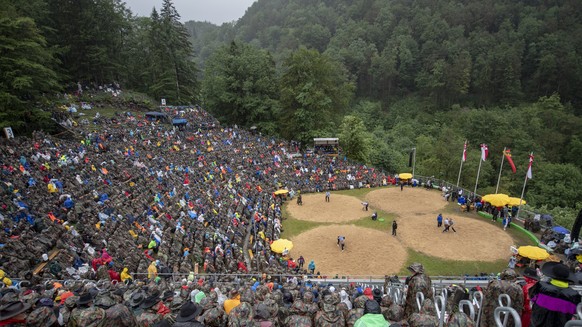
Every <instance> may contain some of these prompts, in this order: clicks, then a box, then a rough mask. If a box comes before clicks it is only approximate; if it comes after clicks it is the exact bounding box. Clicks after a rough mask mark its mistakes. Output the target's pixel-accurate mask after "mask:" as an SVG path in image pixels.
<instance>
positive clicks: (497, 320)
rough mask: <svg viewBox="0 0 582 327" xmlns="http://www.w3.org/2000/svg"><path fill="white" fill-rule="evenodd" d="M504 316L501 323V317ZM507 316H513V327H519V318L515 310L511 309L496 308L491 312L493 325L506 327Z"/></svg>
mask: <svg viewBox="0 0 582 327" xmlns="http://www.w3.org/2000/svg"><path fill="white" fill-rule="evenodd" d="M502 314H503V315H504V316H505V318H504V319H503V322H501V315H502ZM509 315H511V316H513V320H514V321H515V327H521V318H520V317H519V314H518V313H517V311H515V309H513V308H511V307H497V308H495V311H494V312H493V319H495V324H496V325H497V327H505V326H507V318H508V317H509Z"/></svg>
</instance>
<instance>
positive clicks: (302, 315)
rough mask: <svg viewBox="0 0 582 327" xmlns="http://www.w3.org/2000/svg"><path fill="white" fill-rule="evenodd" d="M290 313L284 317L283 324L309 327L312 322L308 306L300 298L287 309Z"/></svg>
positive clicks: (294, 326)
mask: <svg viewBox="0 0 582 327" xmlns="http://www.w3.org/2000/svg"><path fill="white" fill-rule="evenodd" d="M289 312H290V315H289V316H288V317H287V318H286V319H285V323H284V326H293V327H311V326H313V323H312V321H311V316H310V314H309V308H308V306H307V305H306V304H305V303H304V302H303V301H301V300H297V301H295V302H294V303H293V305H292V306H291V309H290V310H289Z"/></svg>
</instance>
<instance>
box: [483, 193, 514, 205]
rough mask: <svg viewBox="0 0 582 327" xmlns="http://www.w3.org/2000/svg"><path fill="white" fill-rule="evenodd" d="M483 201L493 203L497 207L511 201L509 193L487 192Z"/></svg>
mask: <svg viewBox="0 0 582 327" xmlns="http://www.w3.org/2000/svg"><path fill="white" fill-rule="evenodd" d="M483 201H485V202H489V203H491V205H493V206H495V207H503V206H504V205H506V204H508V203H509V196H508V195H507V194H502V193H499V194H487V195H485V196H483Z"/></svg>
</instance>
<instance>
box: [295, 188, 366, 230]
mask: <svg viewBox="0 0 582 327" xmlns="http://www.w3.org/2000/svg"><path fill="white" fill-rule="evenodd" d="M302 197H303V205H301V206H300V205H297V202H295V201H292V202H290V203H289V205H288V206H287V211H288V212H289V213H290V214H291V215H292V216H293V218H295V219H300V220H309V221H316V222H320V223H324V222H333V223H336V222H337V223H342V222H346V221H352V220H356V219H359V218H362V217H366V216H368V213H369V211H368V212H366V211H363V210H362V201H360V200H358V199H357V198H355V197H353V196H349V195H341V194H332V195H331V197H330V202H325V193H315V194H305V195H303V196H302ZM369 215H370V216H371V215H372V213H370V214H369Z"/></svg>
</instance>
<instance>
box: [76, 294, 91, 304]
mask: <svg viewBox="0 0 582 327" xmlns="http://www.w3.org/2000/svg"><path fill="white" fill-rule="evenodd" d="M91 301H93V296H92V295H91V293H83V294H81V296H80V297H79V299H78V300H77V305H82V304H87V303H89V302H91Z"/></svg>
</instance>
